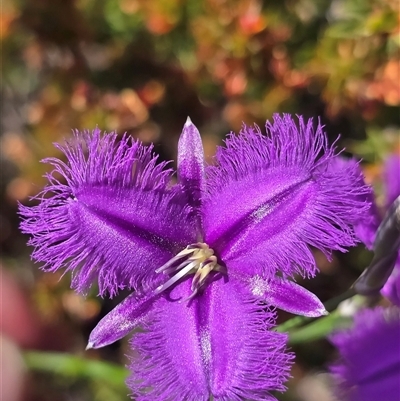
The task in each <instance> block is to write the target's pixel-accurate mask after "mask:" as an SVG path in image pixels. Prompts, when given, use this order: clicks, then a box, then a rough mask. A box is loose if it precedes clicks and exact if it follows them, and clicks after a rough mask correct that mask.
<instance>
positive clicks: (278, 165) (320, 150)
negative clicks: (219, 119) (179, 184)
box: [204, 115, 370, 277]
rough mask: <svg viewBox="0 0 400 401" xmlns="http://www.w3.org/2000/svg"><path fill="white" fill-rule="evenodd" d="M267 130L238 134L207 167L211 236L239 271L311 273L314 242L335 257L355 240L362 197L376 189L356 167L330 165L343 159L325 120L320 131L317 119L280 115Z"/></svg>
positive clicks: (364, 206) (270, 274)
mask: <svg viewBox="0 0 400 401" xmlns="http://www.w3.org/2000/svg"><path fill="white" fill-rule="evenodd" d="M267 130H268V131H269V134H270V135H269V136H268V137H266V136H263V135H261V133H260V131H259V129H258V127H253V128H251V127H246V126H245V127H244V128H243V130H242V132H241V133H240V135H239V136H234V135H233V134H232V135H231V136H230V137H229V138H228V139H227V141H226V147H225V148H223V149H219V151H218V152H217V156H216V161H217V165H216V166H215V167H208V168H207V170H206V173H207V174H208V177H209V181H208V197H207V199H206V200H205V202H204V229H205V234H206V235H205V236H206V238H205V241H206V242H207V243H208V244H209V245H210V247H212V248H213V249H214V250H215V251H216V252H217V254H219V255H220V257H221V259H222V260H223V261H224V262H225V264H226V265H228V266H229V268H230V269H231V270H234V271H237V272H239V273H240V272H242V273H245V274H249V275H255V274H259V275H262V276H264V277H266V276H267V277H273V276H275V273H276V272H277V271H280V272H282V273H283V274H284V275H285V274H286V275H289V276H293V275H294V274H296V273H300V274H302V275H313V274H314V273H315V271H316V265H315V260H314V258H313V255H312V253H311V251H310V248H309V247H310V246H313V247H316V248H318V249H321V250H322V251H323V252H324V253H325V254H326V255H327V256H328V257H329V255H330V252H331V251H332V250H340V251H344V250H345V247H347V246H352V245H354V244H355V243H356V242H357V240H356V238H355V235H354V228H353V225H354V224H355V223H356V222H357V221H358V220H359V219H360V218H361V216H363V215H364V214H366V213H367V211H368V209H369V204H368V203H366V202H365V201H364V200H360V197H362V195H363V194H365V193H368V192H369V191H370V189H369V188H367V187H366V186H364V185H360V183H359V177H358V175H357V174H356V172H355V168H354V167H352V166H349V167H348V168H346V169H341V170H338V171H337V170H334V169H331V168H330V163H332V160H334V159H335V157H337V156H336V155H335V152H334V148H332V147H329V146H328V144H327V138H326V135H325V133H324V132H323V128H322V126H321V125H318V127H317V130H316V131H315V132H314V130H313V124H312V120H308V121H307V122H305V121H304V120H303V119H302V118H299V123H298V125H296V123H295V122H294V121H293V119H292V118H291V117H290V116H289V115H284V116H283V117H280V116H278V115H275V116H274V123H273V124H271V123H267Z"/></svg>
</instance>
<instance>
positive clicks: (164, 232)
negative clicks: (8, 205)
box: [20, 129, 194, 296]
mask: <svg viewBox="0 0 400 401" xmlns="http://www.w3.org/2000/svg"><path fill="white" fill-rule="evenodd" d="M56 146H57V147H58V148H59V149H60V150H61V151H62V152H63V153H64V154H65V156H66V159H67V162H66V163H64V162H63V161H61V160H58V159H55V158H51V159H46V160H45V162H47V163H50V164H52V165H53V166H54V170H53V171H52V172H51V173H50V174H47V178H48V181H49V184H48V185H47V186H46V187H45V189H44V190H43V192H41V193H40V194H39V195H37V196H36V200H37V201H38V202H39V204H38V205H36V206H33V207H27V206H23V205H20V214H21V215H22V218H23V222H22V223H21V229H22V231H23V232H24V233H27V234H30V235H31V239H30V241H29V244H30V245H32V246H34V248H35V249H34V251H33V254H32V258H33V259H34V260H36V261H38V262H44V266H43V269H45V270H47V271H56V270H58V269H60V268H65V269H66V271H71V272H72V287H73V288H74V289H76V290H77V291H79V292H86V291H87V289H88V288H89V287H90V286H91V284H92V282H94V281H96V280H97V281H98V285H99V290H100V294H101V295H104V294H105V293H109V294H110V295H111V296H112V295H114V294H116V293H117V292H118V290H119V289H122V288H138V287H143V286H144V287H146V285H151V284H152V281H153V280H155V273H154V270H155V269H156V268H157V267H159V266H160V265H162V264H163V263H165V261H167V260H168V259H169V258H170V257H171V256H173V254H174V253H175V252H176V251H177V250H180V249H181V248H182V247H184V246H185V245H186V244H187V242H188V241H191V240H192V239H193V238H194V234H193V233H192V232H191V230H190V224H188V223H187V220H186V217H185V216H186V214H187V213H186V211H185V204H184V203H183V204H182V202H181V200H180V197H179V194H178V193H177V192H176V191H174V190H171V189H168V185H169V182H170V178H171V173H172V172H171V170H165V169H164V168H165V166H166V163H160V164H156V162H157V157H155V156H154V155H153V154H152V149H151V147H149V148H146V147H144V146H142V145H141V144H140V143H139V142H137V141H133V140H132V139H130V138H129V137H127V136H124V137H123V138H122V139H121V141H120V142H117V135H116V134H105V135H101V133H100V131H99V130H98V129H96V130H94V131H93V133H89V132H85V133H83V134H80V133H79V132H75V134H74V137H73V139H72V140H70V141H69V142H67V144H66V145H64V146H61V145H56ZM59 177H61V178H59ZM63 182H65V183H66V184H64V183H63ZM159 216H163V219H160V217H159Z"/></svg>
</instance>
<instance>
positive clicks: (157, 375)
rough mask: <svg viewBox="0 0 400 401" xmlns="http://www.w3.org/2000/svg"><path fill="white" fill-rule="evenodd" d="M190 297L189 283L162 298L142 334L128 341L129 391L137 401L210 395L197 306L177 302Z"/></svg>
mask: <svg viewBox="0 0 400 401" xmlns="http://www.w3.org/2000/svg"><path fill="white" fill-rule="evenodd" d="M190 293H191V289H190V280H187V281H185V282H184V283H181V284H180V285H178V286H177V287H175V288H174V289H173V291H172V293H171V294H170V298H164V297H161V298H160V299H159V300H158V301H157V302H156V303H155V304H154V307H153V309H152V311H151V313H150V314H149V315H148V318H147V319H146V322H145V324H143V328H144V330H145V332H144V333H138V334H135V335H134V337H133V339H132V340H131V345H132V349H133V350H134V355H135V356H134V357H132V363H131V365H130V370H131V372H132V376H131V378H130V379H128V383H127V384H128V387H130V389H131V390H132V396H133V398H134V399H135V400H137V401H164V400H174V401H208V400H209V391H208V386H207V379H206V376H205V372H204V366H203V357H202V352H201V347H200V343H199V337H198V321H197V314H196V310H197V307H196V305H197V304H198V302H199V301H198V298H196V299H194V300H193V302H192V303H191V304H190V305H188V304H187V303H186V302H182V303H180V302H179V300H181V299H185V298H187V297H188V296H189V295H190Z"/></svg>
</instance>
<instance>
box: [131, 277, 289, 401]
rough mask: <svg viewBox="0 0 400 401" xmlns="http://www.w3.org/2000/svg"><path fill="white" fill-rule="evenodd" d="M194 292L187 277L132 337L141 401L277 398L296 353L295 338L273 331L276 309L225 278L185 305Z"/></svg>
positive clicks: (134, 377)
mask: <svg viewBox="0 0 400 401" xmlns="http://www.w3.org/2000/svg"><path fill="white" fill-rule="evenodd" d="M190 292H191V289H190V281H186V282H184V283H182V284H181V285H179V286H178V287H176V288H175V289H174V290H173V291H172V293H171V294H170V299H169V300H168V299H166V298H165V299H161V300H160V302H158V303H157V304H156V306H155V308H154V310H153V314H151V315H149V316H148V319H147V324H146V325H145V326H144V328H145V330H146V332H145V333H140V334H137V335H135V336H134V338H133V339H132V343H131V345H132V348H133V349H134V351H135V353H136V352H137V353H138V356H137V357H133V358H132V363H131V366H130V369H131V370H132V376H131V378H130V379H129V381H128V385H129V387H130V388H131V389H132V392H133V393H132V396H133V397H134V399H137V400H138V401H150V400H151V401H208V400H209V399H210V396H212V397H213V399H214V400H215V401H244V400H248V399H251V400H254V401H261V400H263V401H272V400H275V397H273V396H272V395H271V394H270V391H273V390H277V391H284V390H285V386H284V383H285V381H286V380H287V379H288V376H289V370H290V365H291V361H292V359H293V355H292V354H290V353H287V352H286V350H285V347H286V341H287V336H286V335H285V334H281V333H276V332H272V331H270V329H271V328H272V327H273V326H274V324H275V314H274V312H273V311H271V310H270V309H269V308H268V307H267V306H266V304H265V303H264V302H259V301H258V300H257V299H256V298H254V297H252V296H251V295H249V294H247V293H245V294H244V293H243V291H242V290H241V289H240V285H233V284H232V283H231V282H229V283H226V282H224V281H223V280H221V279H220V280H217V281H214V282H212V283H211V284H210V285H209V286H208V287H207V288H206V289H205V292H204V293H203V294H202V295H200V296H198V297H196V298H194V299H193V300H192V301H191V303H190V304H189V305H187V304H185V303H178V301H179V300H180V299H185V298H187V297H188V296H189V295H190ZM171 300H175V302H173V301H171Z"/></svg>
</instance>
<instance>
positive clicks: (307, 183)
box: [21, 115, 369, 401]
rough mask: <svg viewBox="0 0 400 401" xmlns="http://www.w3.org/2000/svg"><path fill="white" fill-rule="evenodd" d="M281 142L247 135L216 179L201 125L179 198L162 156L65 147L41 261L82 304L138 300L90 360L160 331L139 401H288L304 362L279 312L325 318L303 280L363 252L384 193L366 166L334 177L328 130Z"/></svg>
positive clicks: (100, 142) (283, 123) (29, 221)
mask: <svg viewBox="0 0 400 401" xmlns="http://www.w3.org/2000/svg"><path fill="white" fill-rule="evenodd" d="M267 131H268V136H263V135H262V134H261V132H260V129H259V128H258V127H256V126H255V127H248V126H244V127H243V129H242V131H241V133H240V134H239V135H238V136H236V135H234V134H231V135H229V136H228V138H227V139H226V141H225V147H222V148H219V149H218V151H217V155H216V158H215V161H216V163H215V165H213V166H205V165H204V155H203V147H202V144H201V138H200V135H199V132H198V130H197V128H196V127H195V126H194V125H193V124H192V122H191V121H190V120H189V119H188V121H187V122H186V124H185V126H184V129H183V132H182V135H181V138H180V140H179V145H178V171H177V173H178V183H177V184H175V185H172V184H171V178H172V171H171V170H166V169H165V164H156V157H154V156H153V154H152V153H151V148H147V149H146V148H144V147H143V146H142V145H141V144H140V143H138V142H135V141H131V140H130V139H129V138H126V137H124V138H122V140H121V141H120V142H119V143H117V140H116V139H117V138H116V136H115V135H104V136H101V135H100V133H99V131H98V130H95V131H94V132H93V134H89V133H86V134H84V135H83V136H82V135H79V134H78V133H77V134H76V135H75V139H74V142H75V143H72V142H70V143H68V144H67V145H66V146H65V147H60V148H61V150H62V151H63V152H64V153H65V155H66V157H67V164H64V163H63V162H61V161H59V160H56V159H50V160H49V162H50V163H52V164H53V165H54V167H55V172H56V173H57V175H56V174H50V175H49V176H48V179H49V181H50V185H49V186H48V187H47V188H45V190H44V193H43V194H42V195H41V196H39V199H40V204H39V205H38V206H36V207H32V208H27V207H21V214H22V216H23V217H24V222H23V223H22V229H23V231H24V232H26V233H29V234H31V235H32V239H31V241H30V243H31V244H32V245H34V246H35V250H34V252H33V258H34V259H36V260H38V261H42V262H44V263H45V268H46V269H48V270H50V271H54V270H57V269H59V268H61V267H64V266H65V267H66V268H67V270H70V271H71V272H72V285H73V287H74V288H76V289H77V290H78V291H81V292H82V291H86V290H87V289H88V288H89V287H90V285H91V283H92V282H94V281H97V282H98V285H99V289H100V294H101V295H105V294H107V293H109V294H110V295H114V294H115V293H117V292H118V290H119V289H121V288H129V289H132V290H134V292H133V293H132V294H131V295H130V296H128V297H127V298H126V299H125V300H124V301H123V302H122V303H121V304H119V305H118V306H117V307H116V308H115V309H114V310H113V311H111V312H110V313H109V314H108V315H107V316H105V317H104V318H103V319H102V320H101V321H100V323H99V324H98V325H97V327H96V328H95V329H94V330H93V332H92V333H91V335H90V338H89V345H88V347H93V348H98V347H102V346H105V345H107V344H110V343H112V342H114V341H117V340H118V339H120V338H122V337H123V336H125V335H127V334H128V333H130V332H131V331H132V330H133V329H135V328H136V327H138V326H140V327H142V328H144V329H145V331H144V332H142V333H140V334H135V335H134V337H133V339H132V343H131V344H132V347H133V348H134V349H135V353H136V355H137V356H136V357H135V358H134V359H133V361H132V365H131V367H130V368H131V370H132V372H133V374H132V377H131V378H130V379H129V382H128V384H129V387H130V388H131V389H132V392H133V395H134V397H136V399H138V400H174V401H175V400H189V401H190V400H193V401H201V400H208V399H209V397H210V396H211V395H212V396H213V397H214V400H216V401H227V400H245V399H252V400H274V399H275V398H274V397H273V396H272V395H270V393H269V392H270V391H271V390H278V391H283V390H284V382H285V381H286V379H287V377H288V374H289V369H290V361H291V360H292V354H290V353H287V352H286V351H285V344H286V335H284V334H280V333H277V332H273V331H271V330H270V329H271V328H272V327H273V326H274V325H275V311H274V309H273V307H278V308H281V309H284V310H287V311H289V312H292V313H297V314H303V315H306V316H311V317H312V316H320V315H321V314H324V313H325V309H324V307H323V305H322V304H321V302H320V301H319V300H318V299H317V297H316V296H315V295H314V294H312V293H310V292H308V291H307V290H305V289H304V288H302V287H301V286H299V285H297V284H296V283H295V282H294V281H293V279H294V278H295V276H297V275H301V276H303V277H312V276H313V275H315V273H316V271H317V268H316V265H315V260H314V258H313V255H312V252H311V249H310V248H311V247H315V248H318V249H320V250H322V251H323V252H324V253H325V254H326V255H327V256H328V257H329V255H330V253H331V252H332V250H340V251H344V250H345V249H346V247H348V246H352V245H354V244H355V243H356V238H355V234H354V229H353V225H354V224H355V223H356V222H357V221H359V219H361V218H362V217H361V216H362V215H364V214H365V213H366V212H367V211H368V208H369V204H368V202H365V201H364V200H363V194H366V193H368V191H369V189H368V188H367V187H366V186H364V185H362V184H360V182H361V178H360V174H359V173H358V172H357V170H356V167H355V166H348V167H346V168H343V169H332V164H333V163H336V160H337V155H336V154H335V150H334V148H332V147H330V146H329V145H328V143H327V139H326V136H325V134H324V132H323V130H322V127H321V126H320V125H318V127H317V129H316V131H314V129H313V122H312V120H309V121H307V122H305V121H304V120H303V119H302V118H299V119H298V124H296V122H295V121H293V119H292V118H291V117H290V116H289V115H284V116H282V117H281V116H279V115H275V116H274V122H273V123H269V122H268V123H267ZM85 151H87V156H85ZM59 175H61V176H63V177H64V179H65V181H66V184H63V183H61V182H60V181H59V179H58V178H57V176H59ZM49 195H50V196H49Z"/></svg>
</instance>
